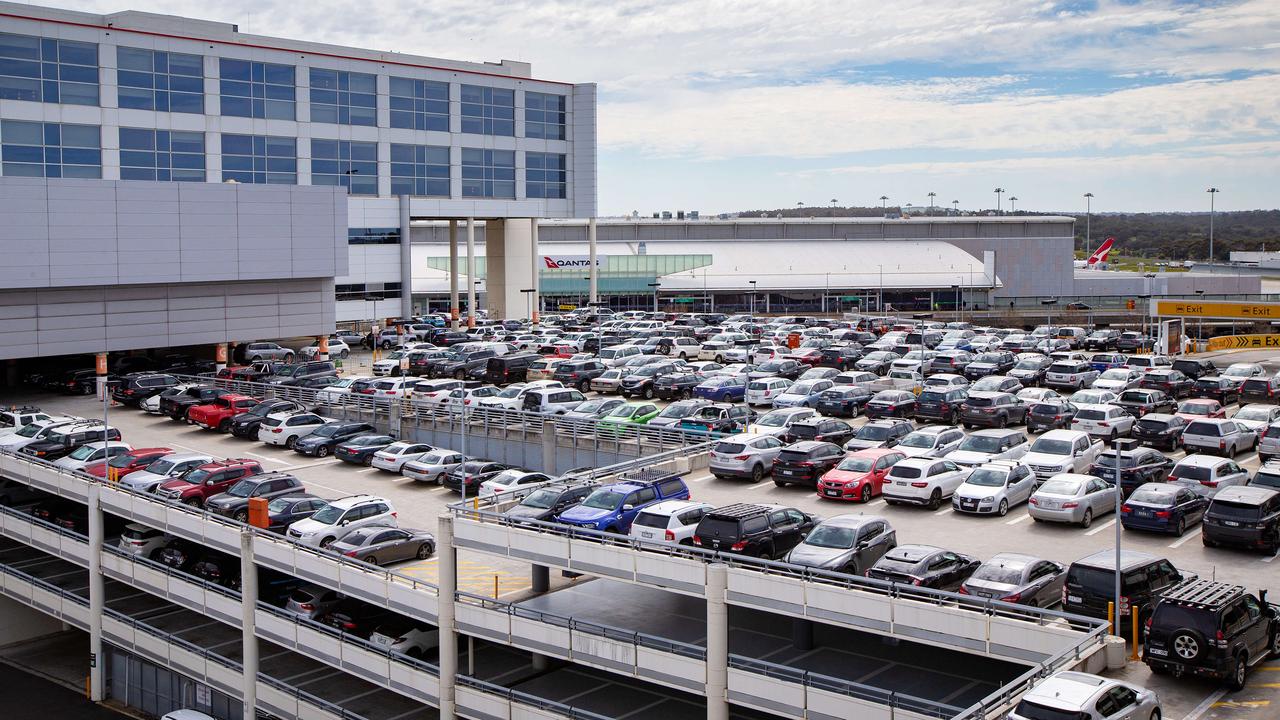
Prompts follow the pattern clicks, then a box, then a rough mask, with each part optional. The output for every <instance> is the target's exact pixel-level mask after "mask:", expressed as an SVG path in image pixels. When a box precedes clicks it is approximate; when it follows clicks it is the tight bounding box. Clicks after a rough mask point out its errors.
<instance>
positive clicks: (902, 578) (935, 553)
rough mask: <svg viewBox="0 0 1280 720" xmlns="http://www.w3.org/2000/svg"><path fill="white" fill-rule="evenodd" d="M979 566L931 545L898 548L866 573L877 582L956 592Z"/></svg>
mask: <svg viewBox="0 0 1280 720" xmlns="http://www.w3.org/2000/svg"><path fill="white" fill-rule="evenodd" d="M981 564H982V562H981V561H980V560H978V559H977V558H975V557H972V556H969V555H963V554H961V553H957V552H952V551H950V550H944V549H943V548H940V547H934V546H932V545H899V546H897V547H895V548H894V549H892V550H890V551H888V552H887V553H885V554H884V556H883V557H881V558H880V559H879V560H878V561H876V563H875V564H874V565H872V566H871V568H870V569H869V570H867V572H866V575H867V577H869V578H874V579H876V580H884V581H886V582H894V583H901V584H903V585H917V586H920V587H927V588H933V589H935V590H948V591H952V592H954V591H956V590H959V589H960V586H962V585H963V584H964V582H965V581H966V580H968V579H969V576H970V575H972V574H973V572H974V571H975V570H977V569H978V566H980V565H981Z"/></svg>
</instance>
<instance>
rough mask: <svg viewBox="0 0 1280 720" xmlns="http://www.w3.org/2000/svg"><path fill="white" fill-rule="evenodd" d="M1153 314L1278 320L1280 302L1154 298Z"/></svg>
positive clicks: (1279, 316)
mask: <svg viewBox="0 0 1280 720" xmlns="http://www.w3.org/2000/svg"><path fill="white" fill-rule="evenodd" d="M1151 314H1152V315H1156V316H1161V317H1199V318H1227V319H1231V320H1236V319H1245V320H1276V319H1280V303H1249V302H1221V301H1217V300H1210V301H1204V302H1201V301H1197V300H1153V301H1152V308H1151Z"/></svg>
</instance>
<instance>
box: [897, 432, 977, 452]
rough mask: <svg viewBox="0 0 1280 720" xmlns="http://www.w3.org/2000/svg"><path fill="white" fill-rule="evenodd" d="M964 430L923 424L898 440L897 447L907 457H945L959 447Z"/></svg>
mask: <svg viewBox="0 0 1280 720" xmlns="http://www.w3.org/2000/svg"><path fill="white" fill-rule="evenodd" d="M963 441H964V431H963V430H960V429H959V428H954V427H951V426H949V425H925V426H924V427H922V428H919V429H917V430H915V431H914V432H911V433H909V434H908V435H907V436H906V437H904V438H902V440H900V441H899V442H898V445H897V449H899V450H901V451H902V452H904V453H906V454H907V457H930V458H940V457H945V456H946V455H947V454H948V453H950V452H951V451H952V450H955V449H956V448H958V447H960V443H961V442H963Z"/></svg>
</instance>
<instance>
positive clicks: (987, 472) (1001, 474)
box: [965, 468, 1009, 487]
mask: <svg viewBox="0 0 1280 720" xmlns="http://www.w3.org/2000/svg"><path fill="white" fill-rule="evenodd" d="M1008 477H1009V474H1008V473H1007V472H1006V471H1004V470H992V469H991V468H978V469H977V470H974V471H973V472H972V473H969V479H968V480H965V482H967V483H969V484H970V485H979V486H981V487H1004V481H1005V480H1006V479H1007V478H1008Z"/></svg>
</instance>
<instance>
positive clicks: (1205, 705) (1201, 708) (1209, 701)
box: [1182, 688, 1227, 720]
mask: <svg viewBox="0 0 1280 720" xmlns="http://www.w3.org/2000/svg"><path fill="white" fill-rule="evenodd" d="M1226 694H1227V689H1226V688H1220V689H1218V690H1215V691H1213V693H1211V694H1210V695H1209V697H1207V698H1205V699H1204V700H1201V701H1200V704H1199V705H1197V706H1195V707H1194V708H1193V709H1192V710H1191V712H1189V713H1187V714H1186V715H1185V716H1183V718H1182V720H1199V718H1200V716H1202V715H1204V714H1205V713H1206V712H1208V711H1209V708H1211V707H1213V704H1214V703H1216V702H1218V701H1219V700H1221V699H1222V697H1223V696H1224V695H1226Z"/></svg>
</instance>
